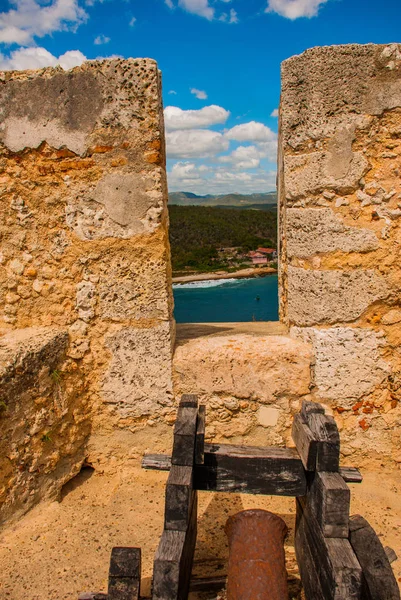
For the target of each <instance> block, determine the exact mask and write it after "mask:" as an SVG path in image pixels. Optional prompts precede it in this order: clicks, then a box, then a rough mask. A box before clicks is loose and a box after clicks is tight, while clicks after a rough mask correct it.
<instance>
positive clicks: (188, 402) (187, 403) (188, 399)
mask: <svg viewBox="0 0 401 600" xmlns="http://www.w3.org/2000/svg"><path fill="white" fill-rule="evenodd" d="M180 406H182V408H194V407H195V408H198V396H197V395H196V394H183V395H182V396H181V400H180Z"/></svg>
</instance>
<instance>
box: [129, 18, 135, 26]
mask: <svg viewBox="0 0 401 600" xmlns="http://www.w3.org/2000/svg"><path fill="white" fill-rule="evenodd" d="M135 23H136V17H132V19H131V21H130V22H129V23H128V24H129V26H130V27H133V26H134V25H135Z"/></svg>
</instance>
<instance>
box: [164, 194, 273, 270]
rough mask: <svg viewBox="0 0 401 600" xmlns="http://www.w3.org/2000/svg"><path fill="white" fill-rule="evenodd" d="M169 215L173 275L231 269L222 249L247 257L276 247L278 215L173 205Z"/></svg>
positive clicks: (271, 212)
mask: <svg viewBox="0 0 401 600" xmlns="http://www.w3.org/2000/svg"><path fill="white" fill-rule="evenodd" d="M169 214H170V244H171V253H172V263H173V270H174V271H184V270H185V269H191V270H194V271H211V270H217V269H224V268H228V267H229V266H230V264H229V263H228V262H227V260H225V259H224V257H222V256H221V252H220V253H219V251H220V249H221V248H232V247H236V248H240V249H242V251H243V252H244V253H246V252H248V251H249V250H255V249H256V248H258V247H259V246H268V247H272V246H273V247H275V246H276V244H277V215H276V212H275V211H259V210H247V209H244V210H241V211H239V210H238V209H237V208H231V209H228V208H216V207H205V206H174V205H173V206H170V207H169Z"/></svg>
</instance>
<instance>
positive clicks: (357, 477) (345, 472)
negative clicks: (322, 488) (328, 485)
mask: <svg viewBox="0 0 401 600" xmlns="http://www.w3.org/2000/svg"><path fill="white" fill-rule="evenodd" d="M339 473H340V475H341V477H342V478H343V479H344V481H345V482H346V483H362V481H363V477H362V473H361V472H360V470H359V469H357V468H356V467H340V470H339Z"/></svg>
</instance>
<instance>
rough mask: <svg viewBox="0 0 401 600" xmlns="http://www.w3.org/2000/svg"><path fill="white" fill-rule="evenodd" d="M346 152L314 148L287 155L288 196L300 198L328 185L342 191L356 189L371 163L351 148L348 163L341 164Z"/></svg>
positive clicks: (343, 192) (286, 180)
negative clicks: (301, 152) (306, 151)
mask: <svg viewBox="0 0 401 600" xmlns="http://www.w3.org/2000/svg"><path fill="white" fill-rule="evenodd" d="M340 160H341V162H342V161H343V154H342V153H339V154H334V153H330V152H311V153H309V154H301V155H295V156H286V157H285V158H284V188H285V195H286V198H287V199H289V200H296V199H297V198H300V197H304V196H307V195H308V194H316V193H318V192H320V191H322V190H324V189H332V190H336V191H337V192H338V193H339V194H347V193H352V192H353V191H354V190H355V189H357V187H358V185H359V181H360V179H361V177H363V175H364V174H365V173H366V171H367V170H368V168H369V163H368V161H367V160H366V158H365V157H364V155H363V154H362V153H360V152H351V153H350V155H349V157H348V164H347V165H346V167H345V168H344V167H343V165H339V164H338V163H339V161H340Z"/></svg>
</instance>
